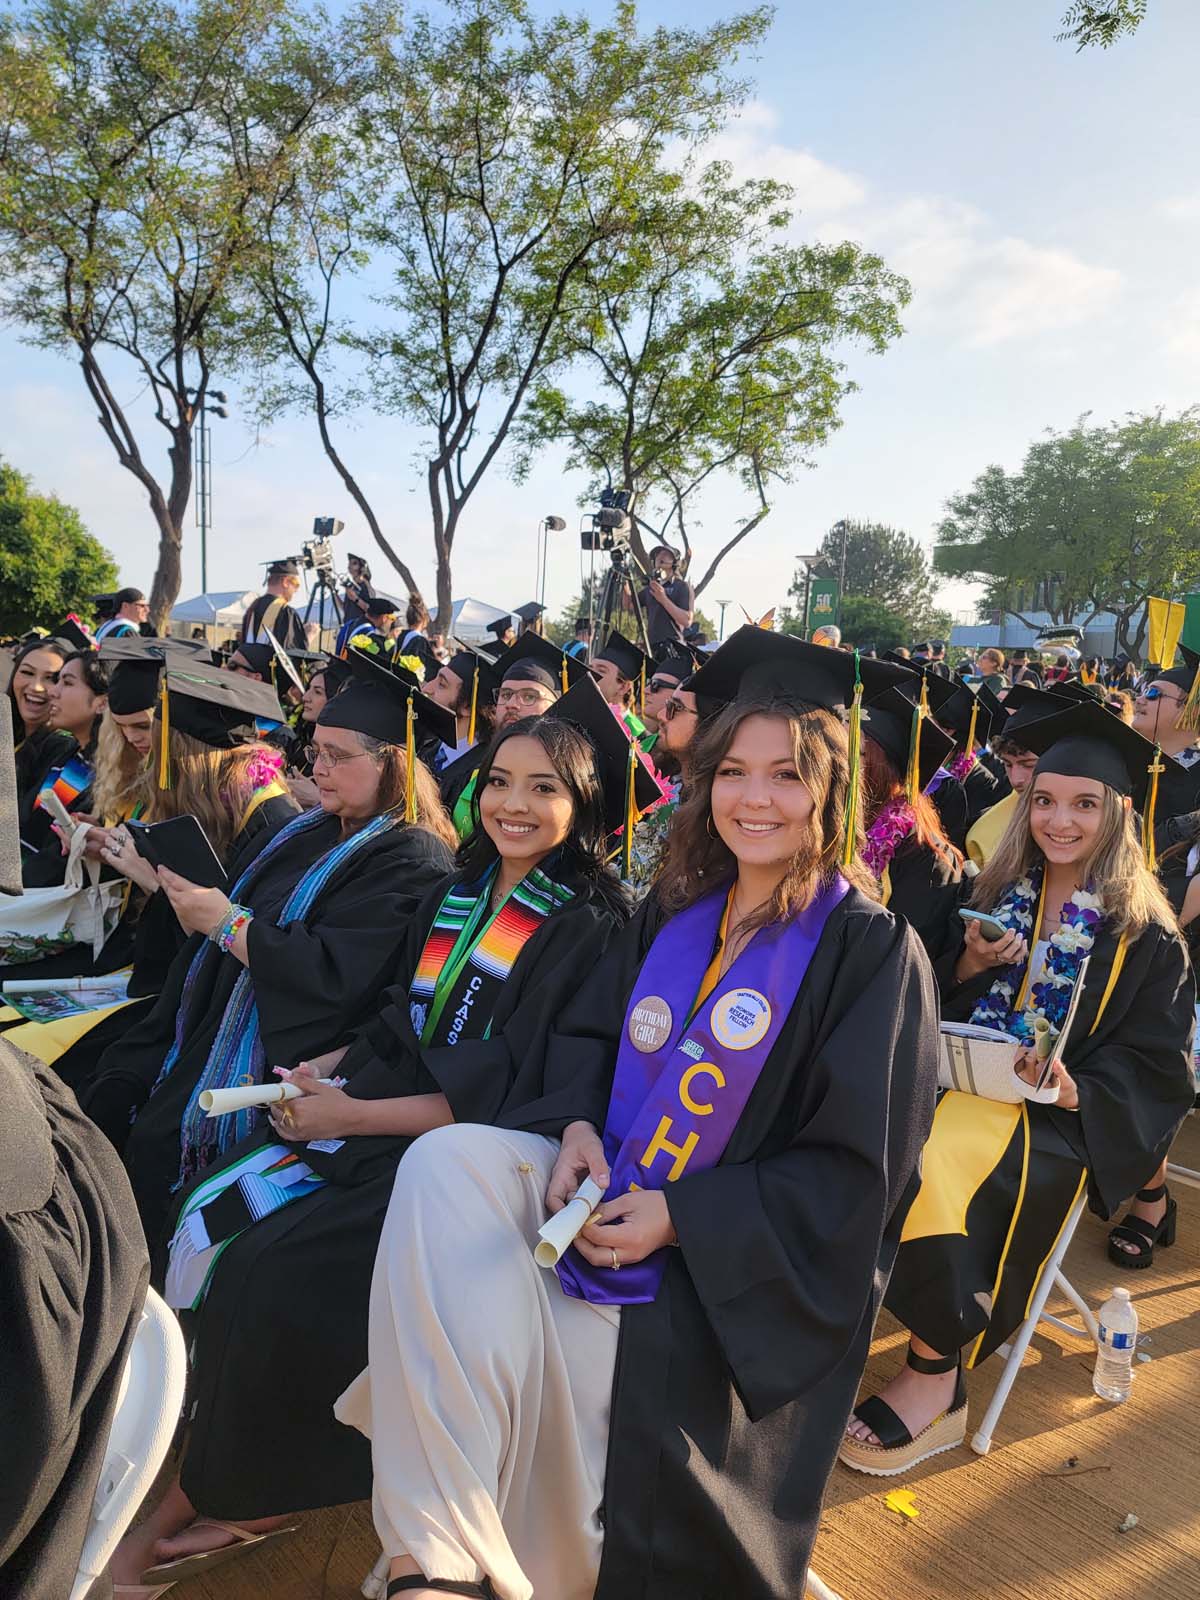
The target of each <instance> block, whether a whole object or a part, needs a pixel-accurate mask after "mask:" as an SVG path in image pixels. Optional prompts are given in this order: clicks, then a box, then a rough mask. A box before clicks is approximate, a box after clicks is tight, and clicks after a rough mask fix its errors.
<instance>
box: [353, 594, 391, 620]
mask: <svg viewBox="0 0 1200 1600" xmlns="http://www.w3.org/2000/svg"><path fill="white" fill-rule="evenodd" d="M362 608H363V610H364V611H365V612H366V614H367V615H368V616H369V617H394V616H395V615H396V613H397V612H398V611H399V609H400V602H399V601H398V600H389V599H388V597H387V596H386V595H384V594H373V595H372V596H371V598H370V599H369V600H364V601H363V602H362Z"/></svg>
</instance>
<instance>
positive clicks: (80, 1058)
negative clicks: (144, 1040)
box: [54, 795, 297, 1095]
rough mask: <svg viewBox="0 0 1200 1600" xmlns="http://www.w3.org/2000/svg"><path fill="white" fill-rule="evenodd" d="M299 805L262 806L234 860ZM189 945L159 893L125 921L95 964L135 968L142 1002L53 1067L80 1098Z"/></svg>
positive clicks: (251, 851)
mask: <svg viewBox="0 0 1200 1600" xmlns="http://www.w3.org/2000/svg"><path fill="white" fill-rule="evenodd" d="M296 812H297V806H296V802H295V801H294V800H292V799H291V798H290V796H288V795H272V797H271V798H270V799H269V800H264V801H263V803H262V805H260V806H257V807H256V808H255V809H254V810H253V811H252V812H251V813H250V816H249V818H248V820H247V822H246V824H245V826H244V827H243V828H242V831H241V832H240V833H239V834H238V835H237V837H236V838H235V839H234V841H233V844H232V846H231V848H230V851H229V858H230V860H237V859H238V857H239V856H240V855H241V854H242V852H245V853H246V854H247V856H250V855H255V854H257V852H258V851H259V850H261V849H262V847H263V845H264V844H266V842H267V840H268V839H270V838H271V837H272V835H273V834H276V833H278V832H279V830H280V828H282V827H283V826H284V825H285V824H286V823H289V822H290V821H291V820H292V818H293V817H294V816H295V815H296ZM187 941H188V936H187V934H186V933H184V931H183V929H182V928H181V927H180V926H179V919H178V918H177V917H176V915H175V913H174V911H172V909H171V902H170V901H169V900H168V899H167V897H166V895H165V894H164V893H163V892H162V890H161V889H160V890H159V891H158V893H157V894H152V895H150V896H149V898H148V899H144V900H143V902H142V907H141V912H140V915H139V916H138V917H137V920H136V921H133V920H131V919H130V918H128V917H126V918H123V919H122V921H121V923H120V924H119V925H118V927H117V929H116V931H115V932H114V933H113V936H112V938H111V939H109V940H108V942H107V943H106V944H105V946H104V949H103V950H102V951H101V953H100V960H99V961H98V962H97V963H96V970H97V971H98V972H114V971H116V970H117V968H118V967H123V966H125V965H128V964H131V965H132V970H131V972H130V974H129V988H128V990H127V993H128V994H129V995H130V997H131V998H132V999H135V1000H136V1001H137V1002H138V1004H137V1005H130V1006H123V1007H122V1008H121V1010H120V1011H115V1012H113V1014H112V1016H110V1017H105V1018H104V1019H103V1020H102V1021H100V1022H98V1023H97V1024H96V1026H95V1027H94V1028H91V1029H90V1030H89V1031H88V1032H87V1033H85V1034H84V1035H83V1036H82V1038H79V1039H77V1040H76V1041H75V1043H74V1044H73V1045H71V1046H70V1048H69V1049H67V1050H64V1051H63V1053H62V1055H60V1056H59V1057H58V1059H57V1060H56V1061H55V1063H54V1070H55V1072H57V1073H58V1075H59V1077H60V1078H61V1079H62V1080H63V1082H64V1083H66V1084H68V1085H69V1086H70V1087H71V1088H72V1089H74V1091H75V1093H76V1094H77V1095H83V1094H86V1092H87V1089H88V1086H89V1085H90V1083H91V1081H92V1078H93V1077H94V1076H95V1074H96V1071H97V1069H98V1067H99V1065H100V1059H101V1057H102V1056H103V1055H104V1052H105V1051H106V1050H107V1049H108V1047H109V1045H111V1044H113V1043H114V1042H115V1041H116V1040H118V1039H123V1038H124V1037H125V1036H126V1034H127V1033H128V1032H129V1030H130V1029H131V1028H132V1027H133V1026H134V1025H135V1024H136V1023H137V1021H138V1019H139V1018H140V1017H143V1016H145V1015H146V1013H147V1011H148V1010H149V1008H150V1005H151V1004H152V1003H153V1001H154V1000H155V999H156V998H157V997H158V995H159V994H160V993H161V992H162V990H163V987H164V986H165V984H166V982H167V974H168V973H169V972H170V970H171V964H172V962H173V961H174V960H175V957H176V956H177V955H178V954H179V952H180V951H181V950H182V949H183V947H184V945H185V944H186V943H187Z"/></svg>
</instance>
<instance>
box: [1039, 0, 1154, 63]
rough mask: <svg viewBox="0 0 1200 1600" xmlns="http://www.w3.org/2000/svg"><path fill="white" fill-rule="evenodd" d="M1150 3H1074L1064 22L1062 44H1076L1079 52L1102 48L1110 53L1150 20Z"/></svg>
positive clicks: (1100, 0) (1084, 0)
mask: <svg viewBox="0 0 1200 1600" xmlns="http://www.w3.org/2000/svg"><path fill="white" fill-rule="evenodd" d="M1146 3H1147V0H1071V4H1070V5H1069V6H1068V7H1067V10H1066V13H1065V14H1064V16H1063V19H1062V30H1063V31H1062V32H1061V33H1059V34H1056V35H1055V37H1056V38H1057V40H1058V42H1059V43H1060V44H1073V45H1074V46H1075V50H1076V53H1078V52H1079V51H1080V50H1086V49H1088V48H1089V46H1092V45H1099V46H1100V48H1101V49H1102V50H1107V49H1108V48H1109V46H1110V45H1114V44H1116V42H1117V40H1118V39H1121V38H1124V37H1125V36H1126V35H1128V34H1131V33H1136V32H1137V30H1138V28H1140V27H1141V25H1142V23H1143V22H1144V21H1145V19H1146Z"/></svg>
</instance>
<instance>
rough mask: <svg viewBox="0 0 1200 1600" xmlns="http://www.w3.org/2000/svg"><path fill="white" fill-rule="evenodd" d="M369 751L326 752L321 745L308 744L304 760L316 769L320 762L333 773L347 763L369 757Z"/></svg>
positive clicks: (305, 748)
mask: <svg viewBox="0 0 1200 1600" xmlns="http://www.w3.org/2000/svg"><path fill="white" fill-rule="evenodd" d="M370 754H371V752H370V751H369V750H325V749H322V747H321V746H320V745H319V744H306V745H305V746H304V758H305V760H306V761H307V762H308V763H309V765H310V766H313V767H315V766H316V764H317V762H318V761H320V762H321V763H322V764H323V765H324V766H326V767H328V768H329V770H330V771H331V772H332V771H333V769H334V768H335V767H340V766H341V765H342V764H343V763H344V762H346V761H357V760H358V758H359V756H369V755H370Z"/></svg>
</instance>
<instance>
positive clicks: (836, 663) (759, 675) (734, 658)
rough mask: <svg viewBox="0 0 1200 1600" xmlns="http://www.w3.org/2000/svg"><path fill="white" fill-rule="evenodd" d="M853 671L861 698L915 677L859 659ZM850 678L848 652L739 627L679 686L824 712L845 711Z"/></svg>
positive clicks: (851, 692) (851, 698)
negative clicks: (768, 698)
mask: <svg viewBox="0 0 1200 1600" xmlns="http://www.w3.org/2000/svg"><path fill="white" fill-rule="evenodd" d="M858 674H859V677H860V678H861V681H862V687H863V699H864V700H873V699H876V698H877V697H878V696H879V695H881V694H882V693H883V692H884V690H885V689H889V688H891V687H892V685H893V684H901V685H902V684H905V683H910V684H911V683H913V682H914V681H915V679H914V674H913V673H912V672H910V671H909V670H908V668H907V667H898V666H894V665H893V664H891V663H890V662H886V661H862V660H861V659H860V662H859V668H858ZM855 682H856V676H855V657H854V654H853V652H852V651H848V650H831V649H830V648H829V647H828V646H827V645H822V644H808V643H807V642H806V641H805V640H803V639H794V638H792V636H791V635H790V634H786V633H767V632H766V630H765V629H763V628H751V627H742V628H739V629H738V631H737V632H736V633H735V634H733V635H732V636H731V637H730V638H728V639H726V641H725V643H724V644H723V645H721V646H720V648H719V649H717V650H716V651H714V652H713V654H712V655H711V656H709V658H708V659H707V661H705V663H704V665H703V666H702V667H701V668H700V670H699V671H698V672H696V673H695V674H694V675H693V676H692V677H690V678H689V679H688V680H687V682H686V683H685V684H684V686H683V687H684V688H685V689H691V690H693V691H694V692H695V693H696V694H698V695H700V694H702V695H706V696H707V697H708V698H709V699H710V700H715V701H720V702H726V701H729V700H736V699H739V698H744V697H746V696H749V695H754V694H760V693H767V694H778V695H780V696H782V697H783V698H785V699H788V700H796V701H799V702H801V703H802V704H806V705H813V706H823V707H824V708H825V709H826V710H827V711H844V710H847V709H848V708H849V707H850V706H851V705H852V704H853V701H854V686H855Z"/></svg>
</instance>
